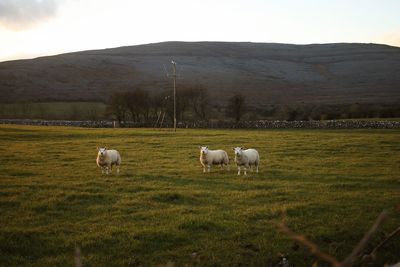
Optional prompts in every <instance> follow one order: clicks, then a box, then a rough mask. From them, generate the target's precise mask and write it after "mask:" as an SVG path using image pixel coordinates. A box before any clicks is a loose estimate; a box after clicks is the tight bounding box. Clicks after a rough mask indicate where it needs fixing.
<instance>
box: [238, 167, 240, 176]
mask: <svg viewBox="0 0 400 267" xmlns="http://www.w3.org/2000/svg"><path fill="white" fill-rule="evenodd" d="M238 175H240V166H238Z"/></svg>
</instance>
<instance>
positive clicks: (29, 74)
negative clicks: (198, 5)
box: [0, 42, 400, 107]
mask: <svg viewBox="0 0 400 267" xmlns="http://www.w3.org/2000/svg"><path fill="white" fill-rule="evenodd" d="M171 59H174V60H175V61H176V62H178V73H179V77H178V89H179V85H182V84H185V85H202V86H204V87H206V88H208V89H209V92H210V94H211V96H212V102H214V103H216V104H224V103H225V101H226V98H227V97H229V96H231V95H233V94H234V93H237V92H241V93H243V94H244V95H246V96H247V99H248V101H249V103H251V104H252V105H254V106H258V107H262V106H265V105H270V104H345V103H356V102H357V103H394V102H400V48H398V47H391V46H387V45H378V44H357V43H337V44H311V45H291V44H277V43H242V42H238V43H236V42H163V43H153V44H146V45H137V46H125V47H118V48H109V49H102V50H89V51H81V52H75V53H67V54H61V55H56V56H48V57H40V58H36V59H29V60H16V61H7V62H1V63H0V101H1V102H18V101H26V100H28V101H50V100H56V101H77V100H79V101H82V100H90V101H104V100H106V99H107V98H108V97H109V95H110V94H111V93H112V92H113V91H125V90H131V89H133V88H142V89H144V90H148V91H150V92H152V93H157V92H160V91H163V90H166V89H169V88H171V82H170V80H169V79H168V78H167V77H166V75H165V70H164V67H163V66H166V67H169V62H170V60H171Z"/></svg>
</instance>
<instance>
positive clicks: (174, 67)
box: [171, 60, 176, 132]
mask: <svg viewBox="0 0 400 267" xmlns="http://www.w3.org/2000/svg"><path fill="white" fill-rule="evenodd" d="M171 64H172V67H173V70H174V72H173V73H172V78H173V79H174V132H176V62H175V61H173V60H172V61H171Z"/></svg>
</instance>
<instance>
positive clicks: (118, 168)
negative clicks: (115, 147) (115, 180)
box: [117, 165, 119, 174]
mask: <svg viewBox="0 0 400 267" xmlns="http://www.w3.org/2000/svg"><path fill="white" fill-rule="evenodd" d="M117 174H119V165H117Z"/></svg>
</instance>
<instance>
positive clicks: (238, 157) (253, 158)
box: [234, 147, 260, 175]
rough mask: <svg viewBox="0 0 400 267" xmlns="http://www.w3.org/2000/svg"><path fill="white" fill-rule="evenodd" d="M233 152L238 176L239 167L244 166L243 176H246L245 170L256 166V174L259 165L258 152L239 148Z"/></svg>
mask: <svg viewBox="0 0 400 267" xmlns="http://www.w3.org/2000/svg"><path fill="white" fill-rule="evenodd" d="M234 150H235V163H236V166H237V167H238V175H240V167H241V166H244V175H247V169H248V168H252V166H256V172H257V173H258V165H259V164H260V155H259V154H258V151H257V150H255V149H253V148H249V149H243V148H241V147H236V148H234Z"/></svg>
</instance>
